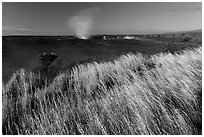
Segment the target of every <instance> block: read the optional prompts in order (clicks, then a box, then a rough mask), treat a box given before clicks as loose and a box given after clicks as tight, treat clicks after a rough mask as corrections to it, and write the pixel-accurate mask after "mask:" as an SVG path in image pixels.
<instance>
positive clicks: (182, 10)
mask: <svg viewBox="0 0 204 137" xmlns="http://www.w3.org/2000/svg"><path fill="white" fill-rule="evenodd" d="M198 10H202V6H198V7H193V8H179V9H172V10H169V11H170V12H184V11H198Z"/></svg>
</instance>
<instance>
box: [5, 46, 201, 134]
mask: <svg viewBox="0 0 204 137" xmlns="http://www.w3.org/2000/svg"><path fill="white" fill-rule="evenodd" d="M201 51H202V48H197V49H194V50H185V51H183V52H182V53H181V54H174V55H173V54H171V53H160V54H157V55H153V56H151V57H150V58H145V57H144V56H143V55H142V54H139V53H138V54H136V55H133V54H128V55H123V56H121V57H120V58H118V59H116V60H114V61H113V62H104V63H96V62H93V63H89V64H87V65H78V66H76V67H74V68H73V69H72V70H71V71H70V72H64V73H61V74H59V75H58V76H57V77H56V78H55V79H54V80H53V82H52V83H48V82H46V81H44V82H42V81H40V76H36V75H34V74H33V73H32V72H25V71H24V70H23V69H22V70H19V71H17V72H16V73H15V74H13V76H12V77H11V79H10V81H9V82H8V83H5V84H3V88H2V89H3V115H2V117H3V134H72V135H73V134H85V135H86V134H123V135H125V134H142V135H149V134H151V135H154V134H157V135H160V134H162V135H163V134H167V135H168V134H171V135H172V134H173V135H174V134H189V135H190V134H201V130H202V85H201V83H202V75H201V74H202V56H201V54H202V52H201Z"/></svg>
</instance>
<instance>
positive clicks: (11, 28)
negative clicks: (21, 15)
mask: <svg viewBox="0 0 204 137" xmlns="http://www.w3.org/2000/svg"><path fill="white" fill-rule="evenodd" d="M2 30H3V31H15V32H16V31H19V32H62V31H63V30H56V29H32V28H24V27H13V26H2Z"/></svg>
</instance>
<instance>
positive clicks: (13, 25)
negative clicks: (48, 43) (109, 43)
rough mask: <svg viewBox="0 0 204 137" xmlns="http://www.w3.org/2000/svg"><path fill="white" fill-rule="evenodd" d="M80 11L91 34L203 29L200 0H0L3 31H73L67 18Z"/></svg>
mask: <svg viewBox="0 0 204 137" xmlns="http://www.w3.org/2000/svg"><path fill="white" fill-rule="evenodd" d="M81 14H83V15H84V14H86V15H85V16H87V14H88V16H89V17H91V21H90V20H88V21H89V22H91V27H90V28H89V29H91V30H90V33H92V34H152V33H165V32H174V31H187V30H195V29H202V3H201V2H180V3H178V2H169V3H167V2H164V3H159V2H156V3H150V2H145V3H141V2H129V3H128V2H113V3H110V2H96V3H91V2H76V3H73V2H72V3H71V2H37V3H34V2H24V3H23V2H16V3H15V2H3V3H2V34H3V35H16V34H20V35H21V34H25V35H75V33H76V32H75V30H74V29H72V28H71V27H70V24H69V22H70V19H73V17H75V16H78V15H81ZM72 26H73V22H72Z"/></svg>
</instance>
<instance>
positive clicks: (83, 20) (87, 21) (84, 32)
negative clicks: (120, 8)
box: [68, 7, 99, 39]
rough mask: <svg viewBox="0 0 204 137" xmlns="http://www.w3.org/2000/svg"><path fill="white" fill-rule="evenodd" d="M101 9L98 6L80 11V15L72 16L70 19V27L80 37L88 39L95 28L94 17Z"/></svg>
mask: <svg viewBox="0 0 204 137" xmlns="http://www.w3.org/2000/svg"><path fill="white" fill-rule="evenodd" d="M98 11H99V9H98V8H97V7H93V8H89V9H86V10H82V11H80V13H79V14H78V15H75V16H73V17H71V18H70V19H69V21H68V25H69V27H70V28H71V29H72V30H73V31H74V33H75V35H76V36H77V37H78V38H80V39H87V38H88V37H89V36H90V33H91V31H92V29H93V25H94V18H95V15H96V13H97V12H98Z"/></svg>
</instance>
